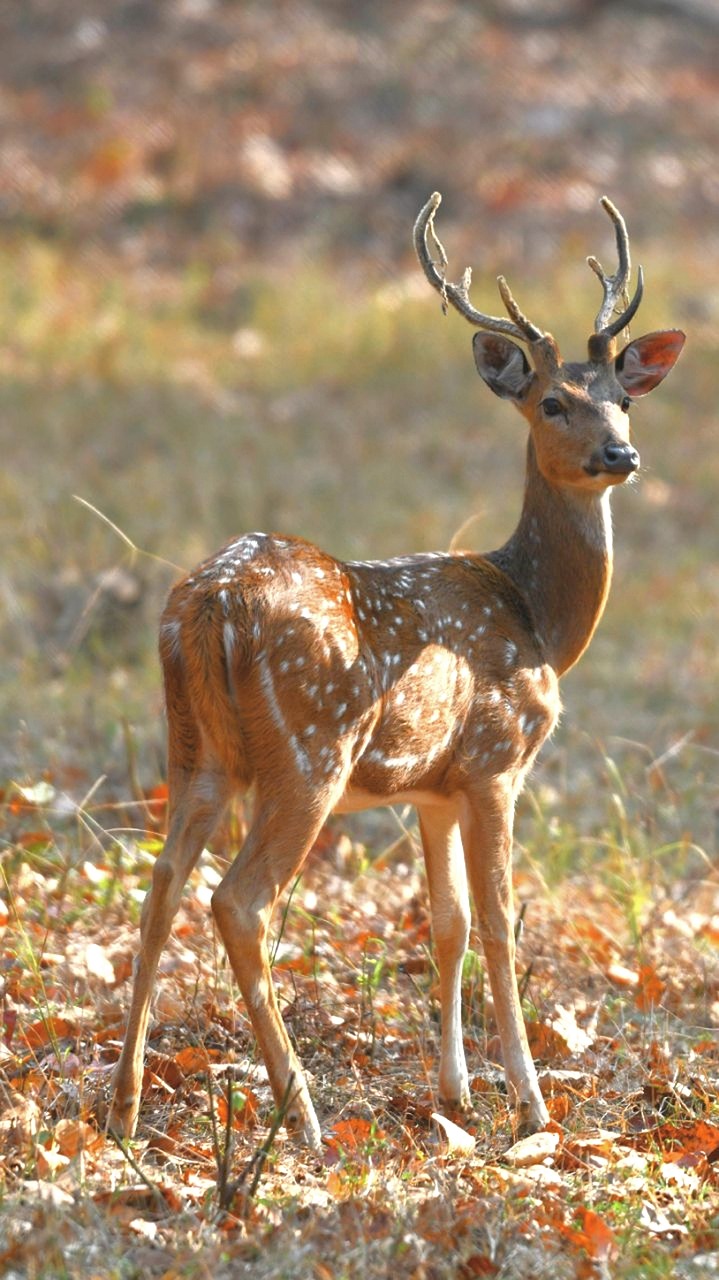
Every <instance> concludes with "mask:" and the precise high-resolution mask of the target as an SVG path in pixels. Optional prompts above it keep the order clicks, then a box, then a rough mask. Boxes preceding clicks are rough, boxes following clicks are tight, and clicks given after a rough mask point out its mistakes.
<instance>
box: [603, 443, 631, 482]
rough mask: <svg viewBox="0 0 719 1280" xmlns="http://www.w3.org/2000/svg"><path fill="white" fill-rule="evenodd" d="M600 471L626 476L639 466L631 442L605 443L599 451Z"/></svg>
mask: <svg viewBox="0 0 719 1280" xmlns="http://www.w3.org/2000/svg"><path fill="white" fill-rule="evenodd" d="M599 458H600V466H601V469H602V471H609V472H611V474H612V475H617V476H628V475H631V473H632V471H636V470H637V468H638V467H639V454H638V453H637V451H636V449H635V448H634V446H633V445H631V444H613V443H610V444H605V445H604V446H603V448H602V449H600V451H599Z"/></svg>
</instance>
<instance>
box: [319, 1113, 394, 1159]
mask: <svg viewBox="0 0 719 1280" xmlns="http://www.w3.org/2000/svg"><path fill="white" fill-rule="evenodd" d="M383 1137H384V1134H383V1133H382V1131H381V1130H380V1129H377V1128H375V1126H374V1125H373V1124H371V1123H370V1121H369V1120H361V1119H360V1118H359V1117H357V1118H356V1119H353V1120H338V1121H337V1123H336V1124H335V1125H333V1126H332V1137H331V1138H330V1139H329V1146H331V1147H332V1146H334V1147H342V1148H343V1149H344V1150H345V1151H357V1150H358V1149H359V1148H360V1147H364V1146H366V1144H367V1142H369V1140H370V1139H374V1138H380V1139H381V1138H383Z"/></svg>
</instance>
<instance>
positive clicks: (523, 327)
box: [414, 191, 545, 342]
mask: <svg viewBox="0 0 719 1280" xmlns="http://www.w3.org/2000/svg"><path fill="white" fill-rule="evenodd" d="M441 200H442V197H441V195H440V193H439V191H435V192H434V194H433V195H431V196H430V198H429V200H428V201H427V203H426V205H425V206H424V208H423V209H422V210H421V211H420V214H419V217H418V218H417V221H416V222H415V224H414V247H415V250H416V253H417V257H418V258H419V263H420V266H421V267H422V270H423V271H424V274H425V275H426V277H427V279H428V280H429V283H430V284H431V285H432V287H433V288H434V289H436V290H437V292H438V293H439V294H440V295H441V297H442V307H443V309H444V310H445V311H446V310H447V302H448V301H449V302H451V303H452V306H453V307H454V308H455V310H457V311H458V312H459V314H460V315H461V316H464V318H465V320H469V323H470V324H473V325H475V326H476V327H477V328H478V329H489V330H490V331H491V332H493V333H505V334H507V335H508V336H509V337H510V338H518V339H519V341H520V342H537V341H539V339H540V338H544V336H545V335H544V333H543V332H542V330H541V329H538V328H537V326H536V325H534V324H532V322H531V321H530V320H528V319H527V317H526V316H525V315H524V313H523V312H522V311H520V309H519V307H518V306H517V303H516V302H515V300H514V298H513V297H512V294H511V292H510V288H509V285H508V284H507V281H506V280H505V278H504V276H498V277H497V284H498V285H499V292H500V294H501V295H502V301H503V302H504V305H505V307H506V308H507V311H508V312H509V314H510V316H511V317H512V319H511V320H505V319H504V318H503V317H501V316H488V315H485V314H484V312H483V311H477V309H476V307H473V306H472V303H471V302H470V300H469V289H470V285H471V283H472V270H471V268H470V267H466V268H465V270H464V271H463V273H462V279H461V280H460V282H459V284H451V283H450V281H448V280H447V279H446V278H445V274H444V273H445V269H446V267H447V255H446V253H445V251H444V247H443V246H442V243H441V241H440V240H439V238H438V236H437V233H436V231H435V229H434V215H435V213H436V212H437V210H438V208H439V206H440V203H441ZM428 235H431V237H432V240H433V243H434V248H435V251H436V253H437V255H438V257H439V266H438V265H437V263H436V262H435V261H434V260H433V258H432V256H431V254H430V251H429V245H428V243H427V237H428Z"/></svg>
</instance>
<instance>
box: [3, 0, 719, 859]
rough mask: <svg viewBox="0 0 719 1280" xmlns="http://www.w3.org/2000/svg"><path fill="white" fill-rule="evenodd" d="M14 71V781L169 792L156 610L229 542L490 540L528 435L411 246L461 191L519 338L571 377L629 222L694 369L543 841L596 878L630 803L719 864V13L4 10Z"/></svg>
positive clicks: (549, 798)
mask: <svg viewBox="0 0 719 1280" xmlns="http://www.w3.org/2000/svg"><path fill="white" fill-rule="evenodd" d="M0 70H1V75H0V266H1V279H2V288H1V290H0V371H1V375H2V376H1V378H0V400H1V408H0V440H1V442H2V459H3V466H2V472H1V473H0V530H1V532H2V546H3V549H4V554H3V556H2V560H1V561H0V642H1V644H2V654H3V657H2V665H1V670H0V680H1V682H2V683H1V685H0V716H1V723H2V737H1V739H0V767H1V774H0V782H1V781H3V780H11V779H12V780H15V781H28V780H32V779H37V778H42V777H45V778H47V779H49V780H50V781H51V782H52V784H53V786H54V787H55V788H57V790H58V792H62V791H66V792H67V793H68V794H69V795H73V796H76V797H80V796H82V795H85V794H86V793H87V792H88V790H89V789H91V788H93V787H94V786H95V785H96V784H98V782H99V779H101V778H102V779H104V781H102V783H101V784H99V786H98V793H97V794H98V795H100V796H103V797H106V798H108V799H111V798H112V797H118V796H122V795H123V794H126V792H127V790H128V787H129V786H130V781H129V779H130V775H132V777H134V784H133V785H134V786H135V787H136V786H137V785H140V786H141V787H148V788H149V787H151V786H152V785H153V784H155V783H156V782H157V781H158V779H160V778H161V777H162V771H163V763H162V761H163V753H164V746H163V739H164V732H163V725H162V699H161V692H160V679H159V669H158V665H157V661H156V657H155V636H156V630H157V616H158V613H159V609H160V607H161V602H162V599H163V597H164V595H165V593H166V591H167V589H168V588H169V586H170V584H171V582H172V581H173V579H174V578H175V577H177V576H178V574H179V571H180V570H184V569H187V568H189V567H191V566H192V564H193V563H194V562H196V561H197V560H198V559H199V558H201V557H203V556H204V555H206V554H208V553H209V552H211V551H212V550H214V549H215V548H216V547H218V546H219V545H221V544H222V543H223V542H224V541H226V540H227V539H228V538H230V537H231V536H233V535H236V534H238V533H240V532H242V531H244V530H249V529H254V528H264V529H275V530H282V531H284V532H289V533H295V534H300V535H303V536H305V537H308V538H310V539H313V540H316V541H319V542H320V543H321V544H322V546H323V547H325V548H326V549H327V550H329V551H332V552H334V553H335V554H338V555H340V556H350V557H351V556H354V557H367V556H383V555H393V554H399V553H403V552H408V551H411V550H419V549H423V548H434V549H440V548H445V547H447V546H448V545H449V543H450V541H451V539H452V536H453V534H454V533H455V531H456V530H457V529H458V528H459V527H460V526H461V525H463V524H464V522H465V521H467V520H468V519H469V518H470V517H472V516H473V517H474V519H473V520H472V522H471V524H469V525H467V527H466V528H465V531H464V532H463V534H462V538H461V541H462V543H463V545H465V546H472V547H474V548H475V549H477V550H481V549H486V548H489V547H493V546H496V545H498V544H499V543H500V542H501V541H503V540H504V539H505V538H506V537H507V536H508V534H509V533H510V532H511V530H512V528H513V526H514V522H515V520H516V517H517V514H518V511H519V505H520V501H521V493H522V473H523V454H524V437H525V431H524V428H523V424H522V422H521V420H520V419H519V418H518V417H517V415H516V414H515V413H514V412H513V410H512V409H511V407H510V406H507V405H506V404H502V403H500V402H499V401H498V400H496V399H495V398H494V397H492V396H491V395H490V393H489V392H488V391H487V389H486V388H485V387H484V386H483V385H482V384H481V383H480V382H479V381H478V379H477V378H476V375H475V373H474V368H473V363H472V358H471V348H470V340H471V330H470V329H469V327H468V326H467V325H465V324H463V322H462V321H461V320H460V319H459V318H458V317H457V316H455V315H450V316H449V317H447V318H444V317H443V316H442V313H441V310H440V307H439V303H438V300H437V298H436V297H435V296H433V295H431V293H430V290H429V288H428V286H427V284H426V282H425V281H424V279H423V277H422V276H421V274H420V272H419V270H418V268H417V266H416V263H415V261H414V258H413V254H412V250H411V227H412V223H413V220H414V218H415V216H416V214H417V212H418V210H419V208H420V206H421V205H422V204H423V203H424V201H425V200H426V198H427V197H428V195H429V194H430V192H431V191H433V190H435V189H439V190H441V191H442V192H443V195H444V202H443V205H442V209H441V212H440V215H439V219H438V230H439V233H440V235H441V237H442V240H443V242H444V244H445V247H446V249H447V252H448V255H449V259H450V268H449V274H450V277H451V278H457V277H458V275H459V274H460V273H461V270H462V269H463V267H464V266H466V265H467V264H471V265H472V267H473V271H474V285H473V299H474V301H475V304H476V305H478V306H480V307H481V308H482V309H484V310H489V311H495V312H496V311H498V310H500V309H501V304H500V302H499V298H498V295H497V293H496V285H495V278H496V275H497V274H498V272H500V271H501V272H504V273H506V274H507V276H508V278H509V280H510V283H511V285H512V288H513V290H514V292H515V295H516V296H517V298H518V300H519V302H520V305H522V307H523V308H524V309H525V310H526V311H527V312H528V313H529V314H530V315H531V317H532V318H533V319H534V320H535V322H536V323H538V324H540V325H541V326H543V327H545V328H547V329H549V330H551V331H552V332H553V333H554V334H555V336H556V337H557V338H558V340H559V342H560V344H561V346H562V349H563V351H564V352H565V354H566V355H568V356H570V357H572V358H575V359H576V358H579V359H581V358H583V357H584V353H585V349H586V348H585V340H586V336H587V335H588V333H589V332H590V330H591V328H592V324H593V317H594V315H595V313H596V311H597V309H598V304H599V293H600V291H599V287H598V284H597V281H596V280H595V279H594V277H593V276H592V275H591V273H590V272H589V270H588V269H587V267H586V263H585V258H586V255H587V254H588V253H595V254H597V255H598V256H599V257H600V259H601V260H602V261H603V262H604V264H605V266H609V267H611V268H612V269H613V263H614V245H613V236H612V231H611V227H610V224H609V222H608V219H607V218H606V217H605V215H604V214H603V213H602V212H601V210H600V209H599V207H598V203H597V202H598V199H599V197H600V196H601V195H602V194H604V193H606V194H608V195H609V196H610V197H611V198H612V199H613V200H614V201H615V202H616V203H617V204H618V205H619V206H620V208H621V209H622V211H623V213H624V215H625V217H626V219H627V223H628V225H629V228H630V233H631V237H632V246H633V258H634V261H635V263H636V262H642V263H643V265H644V268H645V273H646V279H647V287H646V293H645V302H644V303H643V305H642V309H641V312H640V315H639V317H638V319H637V321H636V322H635V325H634V330H633V332H634V335H635V336H638V335H639V334H640V333H642V332H646V331H649V330H651V329H652V328H662V327H675V326H676V327H682V328H685V329H686V330H687V332H688V335H689V342H688V345H687V349H686V352H685V354H684V356H683V357H682V361H681V362H680V364H679V366H678V367H677V369H676V371H675V372H674V373H673V375H672V377H671V378H670V379H669V380H668V382H667V383H666V384H665V385H664V386H663V387H662V388H661V389H660V390H659V391H657V392H656V393H655V394H654V395H653V396H652V397H651V398H650V399H649V400H647V401H646V402H644V403H642V404H641V405H638V406H637V407H636V410H635V412H634V418H633V425H634V434H635V439H636V442H637V444H638V447H639V449H640V451H641V454H642V462H643V469H642V474H641V479H640V481H639V483H638V484H637V485H636V486H633V487H631V488H629V487H627V488H626V489H624V490H622V491H621V492H619V493H617V494H615V497H614V514H615V526H616V546H617V557H616V573H615V584H614V588H613V593H612V596H611V598H610V603H609V607H608V610H607V613H606V615H605V618H604V620H603V623H602V626H601V629H600V631H599V634H598V635H597V637H596V638H595V641H594V643H593V646H592V648H591V649H590V651H589V653H588V654H587V655H586V656H585V658H584V659H583V661H582V663H581V664H580V666H579V668H578V669H577V670H576V671H574V672H572V673H571V674H570V675H569V676H568V677H567V679H566V680H565V682H564V699H565V706H566V715H565V719H564V722H563V724H562V726H561V727H560V729H559V730H558V731H557V734H556V735H555V738H554V741H553V743H552V744H551V745H550V746H548V747H547V748H545V750H544V752H543V754H542V757H541V760H540V764H539V766H538V768H537V770H536V771H535V774H534V780H533V784H532V790H531V791H530V793H529V795H528V797H527V798H526V799H525V801H524V802H523V805H524V807H523V810H522V815H521V821H522V823H523V824H524V826H522V827H520V835H521V832H522V831H526V832H527V833H528V832H529V831H530V829H531V831H532V832H533V837H532V838H533V839H534V840H536V842H537V846H536V847H537V848H539V849H540V851H541V845H542V841H543V840H545V843H546V848H547V851H549V850H550V849H551V848H555V847H556V845H557V832H558V827H557V824H558V822H559V818H558V817H557V815H559V814H561V821H562V823H565V824H566V823H567V822H570V824H571V833H572V837H571V841H570V842H569V843H570V844H571V846H572V849H573V851H574V852H573V854H572V856H576V857H580V856H582V853H581V851H582V850H584V852H585V854H586V856H587V857H591V847H592V840H593V839H594V838H595V834H596V831H597V829H598V828H597V824H598V823H601V822H604V823H606V821H607V817H606V803H605V801H603V800H602V798H601V797H602V795H603V789H604V786H605V783H607V781H609V782H610V783H611V791H612V796H613V801H612V803H613V804H614V805H615V808H618V810H622V812H619V811H618V812H617V813H615V814H614V818H615V819H616V821H617V822H618V823H620V824H621V822H622V821H624V820H625V818H626V815H627V814H629V816H630V818H631V819H632V821H633V823H634V827H635V830H638V831H642V832H644V833H645V835H646V839H647V841H648V842H650V844H651V846H652V848H653V849H654V850H657V849H659V850H665V851H666V855H665V856H666V857H668V858H670V859H671V858H675V857H676V856H677V850H678V849H685V850H687V849H690V848H691V847H693V846H694V845H697V846H700V847H701V849H702V851H703V854H704V855H706V854H709V855H710V856H711V853H712V852H716V849H717V831H716V828H717V803H718V798H719V789H718V788H717V784H716V776H717V764H718V763H719V704H718V700H717V683H718V680H717V678H718V676H719V658H718V656H717V639H716V636H717V618H718V616H719V614H718V607H719V555H718V553H719V529H718V518H717V508H718V505H719V447H718V442H717V431H716V419H715V402H716V390H717V381H718V380H717V373H716V369H717V362H716V355H715V352H716V348H717V339H718V337H719V275H718V271H717V268H718V267H719V224H718V214H719V172H718V170H717V149H718V143H719V10H717V7H716V4H715V3H714V0H675V2H674V3H672V2H671V0H634V2H627V0H625V2H624V3H619V2H618V0H617V2H615V3H611V2H610V0H494V2H490V0H486V2H483V0H477V2H476V3H452V2H451V0H432V3H424V2H423V0H392V3H380V2H379V0H363V2H362V3H356V2H355V3H352V2H351V0H324V2H322V0H315V2H314V3H312V2H311V0H309V2H304V3H292V2H287V3H282V2H281V0H275V3H268V2H267V0H262V2H261V0H257V2H253V0H154V2H153V3H147V2H145V3H143V2H142V0H92V2H88V0H82V2H81V0H63V3H58V2H57V0H54V2H53V0H23V3H17V2H15V3H13V2H12V0H6V3H4V4H2V5H0ZM74 495H77V496H79V497H80V498H82V499H83V500H84V502H85V503H89V504H91V506H92V507H94V508H96V509H97V512H99V513H102V517H104V519H103V518H102V517H101V516H100V515H99V514H97V513H95V512H93V511H92V510H90V509H89V507H88V506H87V505H82V504H80V503H79V502H77V501H76V500H75V497H74ZM108 522H112V525H114V526H115V528H114V529H113V528H112V527H110V524H109V523H108ZM130 544H132V545H130ZM133 547H134V548H135V550H133ZM614 818H613V819H612V820H614ZM530 823H531V824H532V825H531V827H530V825H529V824H530ZM566 829H567V830H568V829H569V828H566ZM545 837H546V839H545ZM577 851H579V852H577ZM547 856H550V853H549V852H547Z"/></svg>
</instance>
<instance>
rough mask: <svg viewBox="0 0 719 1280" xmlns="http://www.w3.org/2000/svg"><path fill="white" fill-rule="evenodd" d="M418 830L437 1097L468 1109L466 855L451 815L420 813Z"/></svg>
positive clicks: (437, 810)
mask: <svg viewBox="0 0 719 1280" xmlns="http://www.w3.org/2000/svg"><path fill="white" fill-rule="evenodd" d="M419 829H420V832H421V835H422V845H423V847H424V856H425V862H426V866H427V883H428V885H429V900H430V907H431V911H432V932H433V935H434V948H435V953H436V956H437V967H438V969H439V994H440V1007H441V1015H442V1045H441V1051H440V1062H439V1096H440V1098H441V1100H442V1102H444V1103H446V1104H447V1105H448V1106H450V1107H465V1106H467V1105H468V1104H469V1078H468V1075H467V1064H466V1061H465V1057H464V1045H463V1042H462V963H463V961H464V957H465V954H466V951H467V943H468V941H469V925H470V911H469V894H468V890H467V872H466V870H465V863H464V849H463V847H462V841H461V838H460V832H459V824H458V821H457V814H456V812H455V810H454V809H445V808H444V807H439V806H426V807H425V808H422V809H420V811H419Z"/></svg>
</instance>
